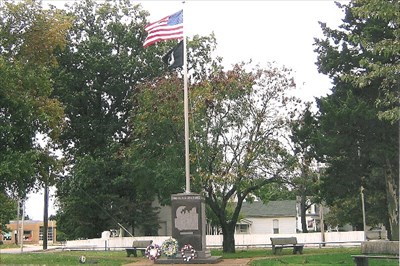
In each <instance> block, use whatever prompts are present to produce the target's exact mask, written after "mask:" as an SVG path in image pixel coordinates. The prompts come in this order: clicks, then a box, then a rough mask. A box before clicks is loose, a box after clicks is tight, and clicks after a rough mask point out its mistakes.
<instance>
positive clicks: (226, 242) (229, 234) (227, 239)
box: [222, 225, 236, 253]
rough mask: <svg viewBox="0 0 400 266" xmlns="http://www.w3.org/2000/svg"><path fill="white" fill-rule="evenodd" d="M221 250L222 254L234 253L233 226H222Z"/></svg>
mask: <svg viewBox="0 0 400 266" xmlns="http://www.w3.org/2000/svg"><path fill="white" fill-rule="evenodd" d="M222 234H223V240H222V250H223V252H224V253H235V252H236V250H235V226H232V225H224V226H222Z"/></svg>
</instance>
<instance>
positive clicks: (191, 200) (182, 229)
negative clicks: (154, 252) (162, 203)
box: [156, 193, 221, 264]
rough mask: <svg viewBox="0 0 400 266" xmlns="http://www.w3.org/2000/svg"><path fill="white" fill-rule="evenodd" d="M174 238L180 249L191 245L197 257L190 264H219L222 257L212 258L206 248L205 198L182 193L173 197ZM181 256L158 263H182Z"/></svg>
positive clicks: (164, 259) (158, 261)
mask: <svg viewBox="0 0 400 266" xmlns="http://www.w3.org/2000/svg"><path fill="white" fill-rule="evenodd" d="M171 209H172V237H173V238H175V239H176V240H177V241H178V243H179V248H182V247H183V246H184V245H186V244H189V245H191V246H192V247H193V248H194V250H196V253H197V257H196V258H194V259H192V260H190V261H188V262H186V263H190V264H202V263H203V264H205V263H208V264H209V263H217V262H219V261H220V260H221V258H220V257H215V256H211V253H210V251H209V250H207V248H206V215H205V203H204V198H203V197H202V196H201V195H200V194H196V193H180V194H174V195H172V196H171ZM182 260H183V259H182V256H181V254H178V255H177V256H176V258H163V257H162V258H160V259H158V260H157V261H156V263H160V264H162V263H171V264H173V263H178V262H182Z"/></svg>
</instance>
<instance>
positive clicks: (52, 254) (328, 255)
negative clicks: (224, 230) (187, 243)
mask: <svg viewBox="0 0 400 266" xmlns="http://www.w3.org/2000/svg"><path fill="white" fill-rule="evenodd" d="M2 248H6V247H2ZM211 253H212V255H213V256H222V257H223V259H224V260H229V259H238V258H251V262H250V263H249V265H251V266H269V265H287V266H291V265H309V266H311V265H313V266H314V265H315V266H316V265H349V266H350V265H351V266H353V265H355V264H354V262H353V260H352V258H351V255H356V254H360V248H359V247H356V248H354V247H352V248H305V250H304V254H302V255H293V254H291V250H290V249H286V250H285V249H284V250H283V251H282V253H281V254H278V255H273V254H272V252H271V249H270V248H265V249H248V250H237V251H236V253H235V254H223V253H222V252H221V251H220V250H212V252H211ZM82 255H83V256H85V257H86V263H85V264H96V265H110V266H113V265H125V264H131V265H132V263H135V262H136V261H138V262H139V261H143V259H144V258H141V257H138V258H135V257H132V256H131V257H126V253H125V251H61V250H49V251H46V252H43V251H41V252H30V253H22V254H21V253H17V254H5V253H3V252H1V250H0V265H79V264H80V263H79V258H80V256H82ZM183 264H184V263H183ZM216 265H218V264H216ZM369 265H370V266H375V265H376V266H378V265H399V262H398V261H396V260H392V261H390V260H388V261H382V260H376V261H374V260H371V261H370V263H369Z"/></svg>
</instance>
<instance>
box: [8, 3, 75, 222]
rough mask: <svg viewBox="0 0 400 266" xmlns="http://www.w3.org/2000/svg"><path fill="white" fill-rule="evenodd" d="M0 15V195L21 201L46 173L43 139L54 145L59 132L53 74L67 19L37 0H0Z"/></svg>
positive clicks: (60, 119) (60, 122)
mask: <svg viewBox="0 0 400 266" xmlns="http://www.w3.org/2000/svg"><path fill="white" fill-rule="evenodd" d="M0 13H1V16H2V18H1V21H2V23H1V25H0V106H1V107H0V147H1V151H0V191H1V193H6V194H7V195H8V196H12V197H14V198H24V197H25V196H26V194H27V193H28V192H29V191H31V190H32V189H34V188H37V187H39V186H41V184H43V182H44V181H45V180H44V179H45V177H44V175H43V173H44V172H45V171H48V167H49V164H48V163H47V162H49V161H48V160H47V158H46V154H47V153H48V150H47V149H46V148H43V147H42V146H43V145H41V144H42V143H40V139H41V137H44V138H46V139H47V143H48V144H55V143H57V138H58V136H59V134H60V132H61V129H62V125H63V107H62V105H61V103H60V102H59V101H58V100H57V99H55V98H53V97H52V91H53V81H52V79H51V71H52V69H54V68H56V67H57V61H56V59H55V57H54V52H55V50H57V49H62V48H63V47H65V37H66V31H67V29H68V28H69V26H70V20H69V18H68V17H67V16H66V15H65V14H63V13H62V12H59V11H57V10H55V9H49V10H43V9H42V8H41V5H40V3H38V2H37V1H23V2H18V3H14V2H12V1H3V2H2V4H1V5H0ZM45 162H46V163H45ZM51 163H52V164H53V163H55V161H54V160H53V161H52V162H51ZM6 197H7V196H6ZM6 206H8V204H5V205H4V207H6ZM2 222H4V220H3V221H2Z"/></svg>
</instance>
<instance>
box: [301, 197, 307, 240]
mask: <svg viewBox="0 0 400 266" xmlns="http://www.w3.org/2000/svg"><path fill="white" fill-rule="evenodd" d="M306 200H307V197H306V195H301V197H300V219H301V230H302V231H303V233H308V229H307V220H306V210H307V206H306V204H307V202H306Z"/></svg>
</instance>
